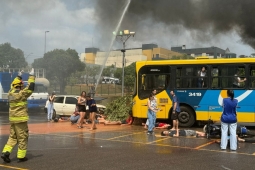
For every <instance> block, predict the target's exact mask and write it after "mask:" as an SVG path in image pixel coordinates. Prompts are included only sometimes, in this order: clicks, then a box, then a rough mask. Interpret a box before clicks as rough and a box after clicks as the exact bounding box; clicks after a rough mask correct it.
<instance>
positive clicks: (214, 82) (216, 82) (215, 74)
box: [211, 67, 219, 88]
mask: <svg viewBox="0 0 255 170" xmlns="http://www.w3.org/2000/svg"><path fill="white" fill-rule="evenodd" d="M218 75H219V69H218V68H216V67H214V68H212V71H211V77H212V81H211V82H212V85H211V87H212V88H219V77H218Z"/></svg>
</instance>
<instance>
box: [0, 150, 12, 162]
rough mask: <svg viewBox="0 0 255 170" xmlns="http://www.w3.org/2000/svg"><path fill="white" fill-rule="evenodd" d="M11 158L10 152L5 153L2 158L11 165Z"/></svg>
mask: <svg viewBox="0 0 255 170" xmlns="http://www.w3.org/2000/svg"><path fill="white" fill-rule="evenodd" d="M9 156H10V152H5V153H2V156H1V158H2V159H3V160H4V162H6V163H10V162H11V160H10V158H9Z"/></svg>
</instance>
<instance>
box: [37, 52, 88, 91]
mask: <svg viewBox="0 0 255 170" xmlns="http://www.w3.org/2000/svg"><path fill="white" fill-rule="evenodd" d="M32 66H33V67H35V68H36V67H39V68H45V69H46V78H47V79H49V80H50V82H51V81H52V82H54V83H56V84H59V85H60V93H64V88H65V86H66V85H67V82H68V78H69V77H70V76H72V74H73V73H75V72H77V71H83V70H84V67H85V64H84V63H82V62H81V61H80V60H79V56H78V53H77V52H76V51H75V50H73V49H70V48H69V49H67V50H66V51H65V50H61V49H55V50H53V51H50V52H47V53H46V54H44V57H43V58H42V59H37V60H35V61H34V63H33V64H32Z"/></svg>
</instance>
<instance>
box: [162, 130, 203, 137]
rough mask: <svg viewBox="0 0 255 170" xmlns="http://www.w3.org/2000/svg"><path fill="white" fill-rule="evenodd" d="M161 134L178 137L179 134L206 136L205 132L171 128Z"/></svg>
mask: <svg viewBox="0 0 255 170" xmlns="http://www.w3.org/2000/svg"><path fill="white" fill-rule="evenodd" d="M161 136H171V137H178V136H194V137H200V136H201V137H204V136H205V133H204V132H199V131H195V130H180V129H179V130H170V131H162V132H161Z"/></svg>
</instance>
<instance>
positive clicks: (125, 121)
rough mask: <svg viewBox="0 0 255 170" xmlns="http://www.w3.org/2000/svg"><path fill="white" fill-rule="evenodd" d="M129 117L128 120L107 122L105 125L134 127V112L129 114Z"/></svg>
mask: <svg viewBox="0 0 255 170" xmlns="http://www.w3.org/2000/svg"><path fill="white" fill-rule="evenodd" d="M128 114H129V116H128V118H127V119H125V120H122V121H107V120H106V121H105V122H104V125H132V123H133V121H134V118H133V116H132V112H129V113H128Z"/></svg>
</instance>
